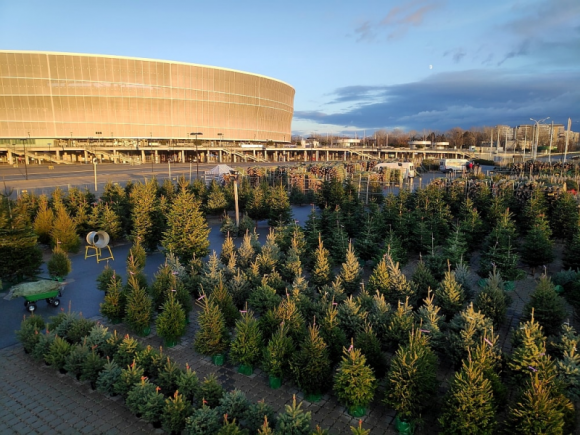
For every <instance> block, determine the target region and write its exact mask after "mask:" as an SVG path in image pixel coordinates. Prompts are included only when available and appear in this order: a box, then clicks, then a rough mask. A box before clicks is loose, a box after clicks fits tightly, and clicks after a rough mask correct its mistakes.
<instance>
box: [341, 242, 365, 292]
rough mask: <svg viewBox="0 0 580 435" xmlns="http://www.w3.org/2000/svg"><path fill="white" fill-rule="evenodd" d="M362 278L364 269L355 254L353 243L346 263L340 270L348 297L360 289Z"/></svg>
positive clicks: (349, 246)
mask: <svg viewBox="0 0 580 435" xmlns="http://www.w3.org/2000/svg"><path fill="white" fill-rule="evenodd" d="M361 278H362V268H361V267H360V264H359V261H358V258H357V257H356V255H355V253H354V249H353V247H352V243H350V242H349V244H348V250H347V251H346V261H345V262H344V263H342V267H341V269H340V279H341V281H342V285H343V286H344V289H345V291H346V294H347V295H352V294H353V293H355V292H356V291H357V290H358V289H359V287H360V282H361Z"/></svg>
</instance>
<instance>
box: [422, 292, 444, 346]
mask: <svg viewBox="0 0 580 435" xmlns="http://www.w3.org/2000/svg"><path fill="white" fill-rule="evenodd" d="M434 297H435V295H434V294H433V293H432V292H431V291H429V292H428V295H427V297H426V298H425V299H424V300H423V305H421V307H420V308H419V309H418V310H417V311H416V313H415V316H416V320H415V322H416V323H417V324H419V325H420V326H421V331H422V332H423V333H424V334H429V343H430V344H431V346H432V347H433V348H434V349H441V348H442V346H443V342H444V335H443V332H442V330H441V327H442V325H443V323H444V322H445V318H444V316H442V315H441V314H439V311H441V308H439V307H438V306H437V305H435V304H434V303H433V299H434Z"/></svg>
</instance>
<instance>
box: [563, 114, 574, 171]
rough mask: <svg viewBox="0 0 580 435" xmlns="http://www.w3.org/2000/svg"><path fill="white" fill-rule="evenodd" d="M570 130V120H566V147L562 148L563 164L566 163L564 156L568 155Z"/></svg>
mask: <svg viewBox="0 0 580 435" xmlns="http://www.w3.org/2000/svg"><path fill="white" fill-rule="evenodd" d="M571 128H572V119H571V118H568V130H566V147H565V148H564V163H566V156H567V155H568V142H569V140H570V129H571Z"/></svg>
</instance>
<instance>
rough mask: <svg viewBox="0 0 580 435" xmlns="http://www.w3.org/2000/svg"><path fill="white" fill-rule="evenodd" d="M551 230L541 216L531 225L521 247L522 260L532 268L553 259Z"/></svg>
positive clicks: (548, 262)
mask: <svg viewBox="0 0 580 435" xmlns="http://www.w3.org/2000/svg"><path fill="white" fill-rule="evenodd" d="M551 234H552V231H551V230H550V227H549V226H548V222H547V220H546V219H545V218H543V217H538V218H537V219H536V222H535V223H534V224H533V225H532V227H531V228H530V230H529V231H528V233H527V234H526V237H525V239H524V243H523V245H522V248H521V254H522V261H523V262H524V263H525V264H527V265H528V266H529V267H530V268H531V269H532V274H535V269H536V268H537V267H539V266H542V265H546V264H550V263H551V262H552V261H554V244H553V243H552V241H551V240H550V236H551Z"/></svg>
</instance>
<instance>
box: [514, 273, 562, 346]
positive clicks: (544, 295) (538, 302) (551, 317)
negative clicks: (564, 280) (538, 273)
mask: <svg viewBox="0 0 580 435" xmlns="http://www.w3.org/2000/svg"><path fill="white" fill-rule="evenodd" d="M532 313H534V314H532ZM532 316H533V317H534V318H535V319H536V321H537V322H538V323H539V324H540V325H541V326H542V327H543V329H544V331H545V332H546V335H556V334H557V333H558V331H559V330H560V328H561V325H562V322H563V321H564V319H565V318H566V316H567V313H566V309H565V307H564V301H563V300H562V298H561V297H560V296H558V294H557V293H556V290H555V286H554V284H553V283H552V280H551V279H550V278H548V277H547V276H546V275H543V276H542V277H541V278H540V282H539V283H538V285H537V286H536V289H535V290H534V292H533V293H532V294H531V295H530V301H529V302H528V303H527V304H526V305H525V306H524V310H523V313H522V321H526V320H529V319H531V318H532Z"/></svg>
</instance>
